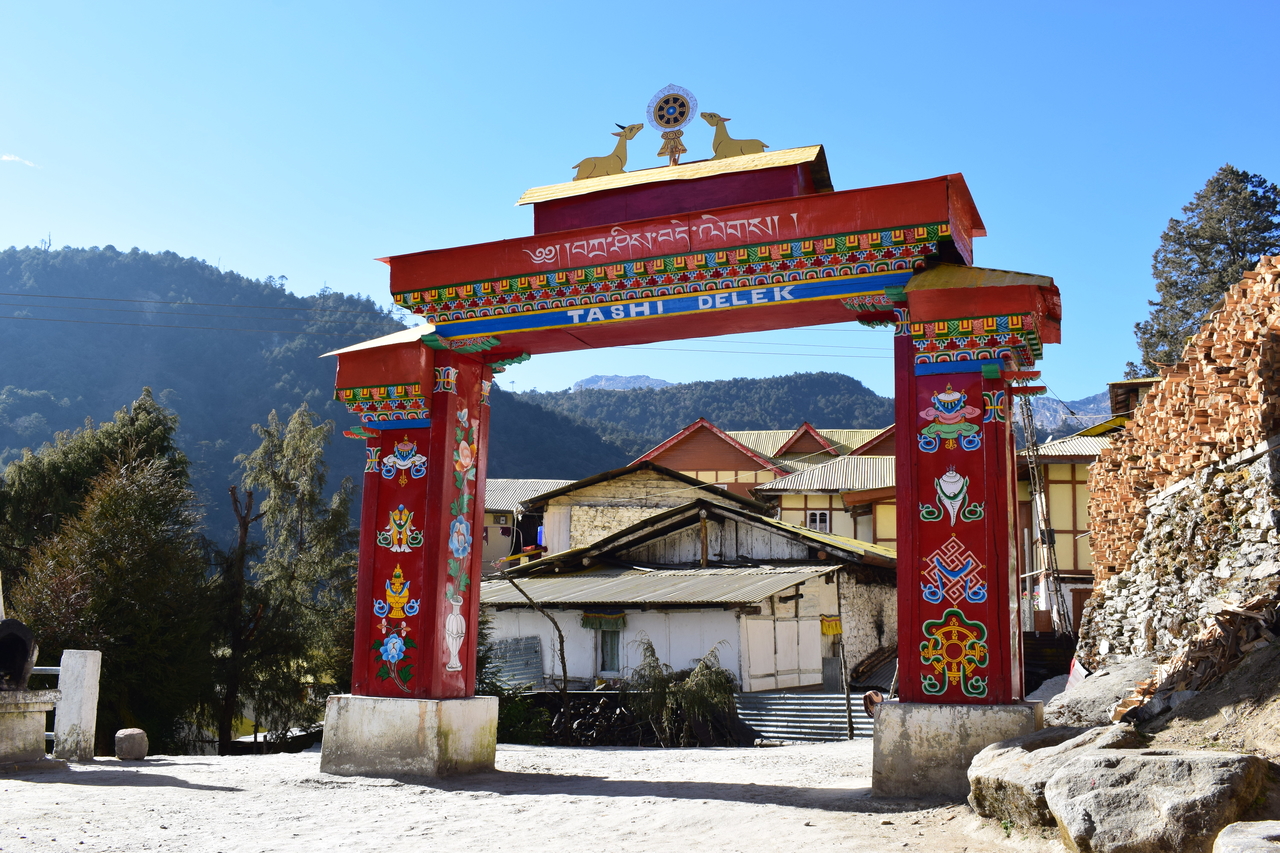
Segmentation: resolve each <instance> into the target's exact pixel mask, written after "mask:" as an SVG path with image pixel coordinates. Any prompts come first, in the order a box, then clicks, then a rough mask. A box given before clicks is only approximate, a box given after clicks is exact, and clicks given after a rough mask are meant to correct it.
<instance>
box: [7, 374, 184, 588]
mask: <svg viewBox="0 0 1280 853" xmlns="http://www.w3.org/2000/svg"><path fill="white" fill-rule="evenodd" d="M10 390H11V389H5V391H6V392H8V391H10ZM177 429H178V418H177V416H176V415H175V414H173V413H172V412H170V411H168V410H166V409H165V408H164V407H163V406H161V405H160V404H159V403H157V402H156V400H155V399H154V398H153V397H152V395H151V389H150V388H143V389H142V395H141V396H140V397H138V399H137V400H135V401H134V402H133V404H132V405H131V406H129V407H128V408H127V409H120V410H119V411H118V412H116V416H115V420H114V421H109V422H107V423H103V424H100V425H99V426H97V427H95V426H94V425H93V422H92V421H91V420H86V421H85V425H84V427H83V428H82V429H78V430H75V431H74V432H60V433H58V434H57V435H56V436H54V440H53V443H52V444H46V445H45V446H44V447H42V448H41V449H40V450H38V451H34V452H33V451H32V450H30V449H27V450H26V451H24V452H23V454H22V457H21V458H19V459H15V460H14V461H13V462H10V463H9V465H8V466H7V467H6V468H5V470H4V476H3V481H2V482H0V579H2V580H3V585H4V587H5V588H6V589H10V588H12V587H13V586H14V585H15V584H16V583H17V582H18V580H19V579H20V577H21V576H22V573H23V566H24V565H25V564H26V562H27V559H28V557H29V555H30V552H31V549H32V548H33V547H34V546H35V544H36V543H37V542H38V541H39V540H41V539H44V538H47V537H49V536H52V535H53V534H54V533H55V532H57V530H58V529H59V527H60V526H61V525H62V523H63V522H64V521H65V520H66V519H68V518H71V517H74V516H75V514H76V513H77V511H78V510H79V507H80V504H81V503H82V502H83V501H84V499H85V497H86V495H87V494H88V493H89V491H90V489H91V488H93V484H94V483H95V482H96V481H97V478H98V477H99V476H100V475H102V474H103V473H105V472H107V471H109V470H112V469H113V468H115V467H118V466H120V465H124V464H127V463H129V462H133V461H137V460H146V459H155V458H161V459H164V460H166V462H167V464H168V466H169V468H170V469H171V470H172V471H173V472H174V475H175V476H177V477H179V478H181V480H182V481H183V482H184V483H185V482H186V478H187V468H188V465H187V457H186V456H185V455H183V453H182V451H181V450H179V449H178V446H177V443H176V442H175V440H174V434H175V433H176V432H177Z"/></svg>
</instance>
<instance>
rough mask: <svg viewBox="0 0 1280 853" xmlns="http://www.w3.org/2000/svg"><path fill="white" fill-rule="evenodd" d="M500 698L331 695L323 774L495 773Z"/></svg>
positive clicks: (322, 757) (419, 774) (434, 774)
mask: <svg viewBox="0 0 1280 853" xmlns="http://www.w3.org/2000/svg"><path fill="white" fill-rule="evenodd" d="M497 747H498V698H497V697H496V696H475V697H472V698H470V699H386V698H382V697H379V696H351V695H345V694H344V695H338V696H330V697H329V701H328V703H327V704H326V706H325V713H324V743H323V746H322V747H321V753H320V772H322V773H332V774H334V775H336V776H377V777H388V776H451V775H454V774H459V773H482V772H484V771H487V770H493V762H494V756H495V754H496V752H497Z"/></svg>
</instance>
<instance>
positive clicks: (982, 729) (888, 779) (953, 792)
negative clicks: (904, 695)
mask: <svg viewBox="0 0 1280 853" xmlns="http://www.w3.org/2000/svg"><path fill="white" fill-rule="evenodd" d="M1042 728H1044V703H1042V702H1022V703H1019V704H1017V705H941V704H939V705H933V704H925V703H909V702H886V703H884V704H883V705H880V706H879V707H878V708H877V709H876V723H875V740H874V742H873V744H872V753H871V790H872V792H873V793H874V794H875V795H876V796H880V797H920V798H925V797H947V798H955V799H963V798H964V797H967V796H969V777H968V770H969V764H970V762H972V761H973V758H974V756H976V755H977V754H978V753H979V752H981V751H982V750H983V749H985V748H986V747H988V746H990V745H991V744H993V743H998V742H1000V741H1002V740H1008V739H1010V738H1015V737H1020V736H1022V735H1027V734H1031V733H1032V732H1034V731H1038V730H1039V729H1042Z"/></svg>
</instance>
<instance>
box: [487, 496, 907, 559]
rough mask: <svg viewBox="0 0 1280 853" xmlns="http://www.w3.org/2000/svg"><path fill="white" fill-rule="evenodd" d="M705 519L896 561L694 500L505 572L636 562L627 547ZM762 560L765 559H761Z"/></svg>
mask: <svg viewBox="0 0 1280 853" xmlns="http://www.w3.org/2000/svg"><path fill="white" fill-rule="evenodd" d="M704 518H705V519H708V520H719V521H735V522H737V523H739V524H745V525H747V526H749V527H751V528H754V529H756V530H759V531H762V532H765V533H767V534H768V535H775V536H780V537H784V538H786V539H789V540H791V541H793V542H797V543H801V544H803V545H806V546H808V547H809V548H810V549H811V550H813V551H815V552H824V553H826V554H827V555H828V556H829V557H831V558H834V559H836V560H844V561H847V562H852V563H861V564H864V565H866V566H869V567H881V568H891V567H894V566H896V565H897V552H896V551H895V550H894V549H893V548H887V547H885V546H883V545H873V544H871V543H870V542H861V541H859V540H857V539H849V538H847V537H844V536H836V535H834V534H829V533H819V532H817V531H815V530H809V529H808V528H805V527H799V526H796V525H794V524H788V523H786V522H783V521H778V520H777V519H773V518H767V517H765V516H763V515H759V514H758V513H753V512H749V511H747V510H743V509H737V508H735V507H731V506H725V505H723V504H716V503H712V502H711V501H707V500H701V499H699V500H694V501H690V502H689V503H687V504H683V505H681V506H678V507H673V508H672V509H669V510H667V511H665V512H661V513H658V514H656V515H653V516H650V517H649V518H646V519H644V520H642V521H640V522H638V523H636V524H633V525H632V526H630V527H627V528H624V529H622V530H619V531H617V532H616V533H612V534H610V535H608V536H606V537H604V538H603V539H601V540H599V541H597V542H593V543H592V544H590V545H586V546H584V547H581V548H572V549H570V550H568V551H561V552H560V553H558V554H550V555H548V556H546V557H543V558H542V559H540V560H535V561H533V562H530V563H525V564H524V565H522V566H519V567H517V568H514V569H512V570H510V573H511V574H512V575H514V576H516V577H528V576H536V575H546V574H556V573H559V572H563V571H565V570H569V571H580V570H581V569H583V568H589V567H592V566H600V565H604V564H623V565H627V564H633V563H635V560H633V559H632V558H631V557H629V556H628V554H627V552H628V551H629V550H630V549H632V548H636V547H638V546H641V545H644V544H646V543H649V542H652V541H653V540H656V539H661V538H663V537H666V536H669V535H671V534H673V533H676V532H678V531H681V530H683V529H685V528H688V527H691V526H696V525H699V524H700V522H701V521H702V520H703V519H704ZM735 557H736V555H735ZM743 559H745V560H746V561H747V562H749V563H752V564H757V563H759V562H761V561H760V560H755V559H752V558H750V557H746V558H743ZM720 562H723V563H729V564H731V565H738V566H739V567H741V565H742V562H743V560H739V559H734V560H728V561H720ZM764 562H770V561H769V560H767V559H766V560H764ZM774 562H776V561H774ZM809 562H812V558H810V559H809Z"/></svg>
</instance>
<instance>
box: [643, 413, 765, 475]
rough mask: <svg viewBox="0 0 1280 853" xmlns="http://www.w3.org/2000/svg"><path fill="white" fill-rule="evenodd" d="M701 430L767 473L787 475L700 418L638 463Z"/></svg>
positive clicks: (758, 454) (763, 457) (649, 458)
mask: <svg viewBox="0 0 1280 853" xmlns="http://www.w3.org/2000/svg"><path fill="white" fill-rule="evenodd" d="M699 430H706V431H707V432H709V433H710V434H711V435H714V436H715V437H716V438H718V439H720V440H721V441H723V442H724V443H725V444H727V445H728V446H729V447H731V448H733V449H734V450H736V451H737V452H739V453H741V454H742V455H743V456H745V457H746V458H747V459H748V460H749V461H751V462H753V463H754V464H756V465H759V466H760V467H761V468H763V469H765V470H766V471H773V472H774V473H776V474H785V473H787V472H786V471H784V470H782V469H781V468H779V467H778V466H777V465H776V464H775V463H774V462H773V460H771V459H769V458H767V457H766V456H762V455H761V454H760V453H758V452H756V451H755V450H752V449H751V448H750V447H748V446H747V445H745V444H743V443H742V442H740V441H738V440H737V439H736V438H734V437H733V436H731V435H729V434H728V433H727V432H725V431H724V430H722V429H720V428H719V427H718V426H716V425H715V424H713V423H711V421H709V420H707V419H706V418H698V419H697V420H696V421H694V422H693V423H691V424H689V425H688V426H687V427H685V428H684V429H682V430H680V431H679V432H678V433H676V434H675V435H673V436H671V437H670V438H668V439H667V440H666V441H664V442H662V443H661V444H659V445H658V446H657V447H655V448H653V449H652V450H650V451H649V452H648V453H645V454H644V455H643V456H641V457H640V458H639V459H637V460H636V462H645V461H648V460H651V459H653V458H655V457H657V456H659V455H661V454H663V453H665V452H666V451H668V450H670V449H671V448H673V447H675V446H676V445H677V444H680V443H681V442H683V441H685V440H686V439H687V438H689V437H690V436H691V435H693V434H694V433H696V432H698V431H699Z"/></svg>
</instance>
